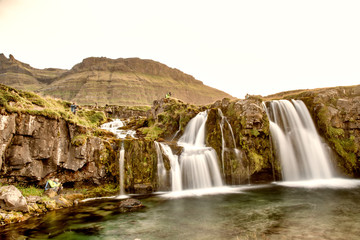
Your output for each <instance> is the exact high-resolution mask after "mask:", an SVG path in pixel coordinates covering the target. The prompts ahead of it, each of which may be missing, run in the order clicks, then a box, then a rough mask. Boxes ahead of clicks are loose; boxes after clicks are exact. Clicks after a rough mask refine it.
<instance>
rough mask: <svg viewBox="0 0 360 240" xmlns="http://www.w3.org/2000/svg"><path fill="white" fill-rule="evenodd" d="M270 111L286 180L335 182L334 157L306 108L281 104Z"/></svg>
mask: <svg viewBox="0 0 360 240" xmlns="http://www.w3.org/2000/svg"><path fill="white" fill-rule="evenodd" d="M265 107H266V106H265ZM266 109H267V114H268V117H269V120H270V132H271V135H272V139H273V141H274V145H275V149H276V154H277V157H278V159H280V162H281V169H282V175H283V179H284V180H285V181H297V180H310V179H328V178H332V177H333V173H332V167H331V164H330V161H329V160H330V156H329V154H328V151H327V149H326V148H325V147H324V144H323V143H322V141H321V139H320V137H319V135H318V133H317V131H316V128H315V125H314V123H313V121H312V119H311V116H310V113H309V111H308V110H307V108H306V106H305V104H304V103H303V102H302V101H300V100H292V101H291V102H290V101H287V100H277V101H272V102H270V103H269V105H268V106H267V107H266Z"/></svg>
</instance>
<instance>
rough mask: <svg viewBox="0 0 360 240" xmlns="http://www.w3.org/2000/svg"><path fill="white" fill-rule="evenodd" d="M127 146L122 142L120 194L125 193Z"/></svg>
mask: <svg viewBox="0 0 360 240" xmlns="http://www.w3.org/2000/svg"><path fill="white" fill-rule="evenodd" d="M124 159H125V148H124V143H121V149H120V157H119V182H120V196H124V195H125V185H124V182H125V165H124Z"/></svg>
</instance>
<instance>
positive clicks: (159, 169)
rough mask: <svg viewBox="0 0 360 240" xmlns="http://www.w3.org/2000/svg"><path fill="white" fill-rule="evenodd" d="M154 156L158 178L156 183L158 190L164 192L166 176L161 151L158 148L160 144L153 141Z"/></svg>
mask: <svg viewBox="0 0 360 240" xmlns="http://www.w3.org/2000/svg"><path fill="white" fill-rule="evenodd" d="M154 144H155V149H156V154H157V176H158V183H159V187H158V189H159V190H165V188H166V183H167V179H166V177H167V174H166V168H165V164H164V159H163V156H162V151H161V148H160V144H159V143H158V142H157V141H154Z"/></svg>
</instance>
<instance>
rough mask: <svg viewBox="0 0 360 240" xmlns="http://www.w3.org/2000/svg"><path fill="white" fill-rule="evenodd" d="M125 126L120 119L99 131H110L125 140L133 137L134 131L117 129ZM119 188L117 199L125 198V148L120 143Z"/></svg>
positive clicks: (106, 124)
mask: <svg viewBox="0 0 360 240" xmlns="http://www.w3.org/2000/svg"><path fill="white" fill-rule="evenodd" d="M124 126H125V124H124V122H123V121H121V120H120V119H115V120H113V121H112V122H108V123H104V124H103V125H101V126H100V128H101V129H105V130H107V131H110V132H112V133H114V134H115V135H116V137H117V138H119V139H125V138H126V137H128V136H129V137H132V138H136V137H135V133H136V132H135V131H134V130H121V129H119V128H121V127H124ZM119 187H120V195H119V196H118V198H126V197H128V196H127V195H125V148H124V142H122V143H121V148H120V152H119Z"/></svg>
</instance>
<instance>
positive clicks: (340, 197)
mask: <svg viewBox="0 0 360 240" xmlns="http://www.w3.org/2000/svg"><path fill="white" fill-rule="evenodd" d="M212 189H213V192H211V193H206V192H205V193H204V192H201V191H194V192H188V193H186V191H185V192H182V193H181V194H178V195H177V194H160V193H159V194H154V195H151V196H146V197H145V196H137V198H139V199H140V200H141V201H142V203H143V204H144V205H145V206H146V207H145V208H143V209H141V210H140V211H138V212H132V213H120V212H118V211H116V209H113V207H112V206H114V204H116V202H117V201H120V200H115V199H101V200H94V201H88V202H85V203H82V204H80V205H78V206H76V207H72V208H69V209H62V210H57V211H53V212H49V213H47V214H46V215H43V216H40V217H35V218H32V219H29V220H28V221H25V222H23V223H18V224H13V225H9V226H6V227H3V228H2V231H1V233H0V238H1V239H89V240H91V239H109V240H110V239H130V240H134V239H142V240H148V239H236V240H237V239H347V240H349V239H359V236H360V228H359V226H360V182H359V181H357V180H342V179H335V180H331V181H330V183H329V184H328V183H327V182H325V183H322V182H320V183H319V182H316V181H307V182H292V183H271V184H266V185H246V186H237V187H224V188H219V189H220V191H217V190H216V188H212ZM214 189H215V190H214ZM135 197H136V196H135Z"/></svg>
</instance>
